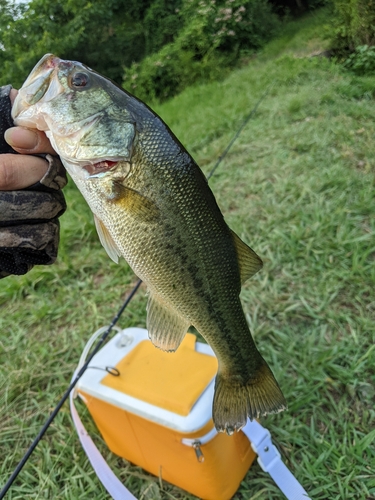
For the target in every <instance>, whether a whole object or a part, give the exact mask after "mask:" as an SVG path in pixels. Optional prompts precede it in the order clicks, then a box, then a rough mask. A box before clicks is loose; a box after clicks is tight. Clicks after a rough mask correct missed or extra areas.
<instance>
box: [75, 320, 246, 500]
mask: <svg viewBox="0 0 375 500" xmlns="http://www.w3.org/2000/svg"><path fill="white" fill-rule="evenodd" d="M113 368H115V369H116V370H113ZM106 369H107V370H109V371H110V372H112V373H116V374H117V376H116V375H115V374H111V373H108V371H105V370H106ZM216 371H217V360H216V358H215V357H214V355H213V352H212V349H211V348H210V347H209V346H208V345H206V344H202V343H200V342H196V337H195V336H194V335H192V334H187V335H186V337H185V339H184V341H183V342H182V344H181V345H180V347H179V348H178V350H177V351H176V352H175V353H165V352H162V351H160V350H158V349H156V348H155V347H154V346H153V345H152V344H151V342H150V340H149V339H148V335H147V331H146V330H143V329H140V328H128V329H126V330H123V331H122V332H120V333H118V334H117V335H116V336H115V337H114V338H113V339H112V340H111V341H110V342H109V343H108V344H107V345H106V346H105V347H104V348H103V349H102V350H101V351H99V353H98V354H97V355H96V356H95V357H94V358H93V360H92V361H91V363H90V366H89V368H88V369H87V370H86V372H85V373H84V375H83V376H82V378H81V379H80V381H79V383H78V394H79V396H80V397H81V398H82V400H83V401H84V402H85V403H86V405H87V407H88V409H89V411H90V413H91V415H92V417H93V419H94V421H95V423H96V425H97V427H98V429H99V431H100V432H101V434H102V436H103V438H104V440H105V442H106V443H107V445H108V447H109V448H110V450H111V451H112V452H113V453H115V454H117V455H119V456H121V457H123V458H125V459H127V460H129V461H130V462H132V463H134V464H136V465H139V466H141V467H142V468H143V469H145V470H147V471H149V472H151V473H152V474H154V475H155V476H159V477H161V479H162V480H163V481H168V482H170V483H172V484H175V485H176V486H179V487H180V488H182V489H184V490H186V491H189V492H190V493H192V494H193V495H196V496H198V497H199V498H202V499H205V500H229V499H230V498H231V497H232V496H233V495H234V493H235V492H236V490H237V488H238V486H239V484H240V482H241V480H242V479H243V477H244V476H245V474H246V472H247V470H248V469H249V467H250V465H251V463H252V462H253V460H254V458H255V453H254V452H253V450H252V449H251V446H250V442H249V440H248V438H247V437H246V436H245V435H244V434H243V433H242V432H238V433H235V434H234V435H233V436H227V435H226V434H222V433H217V431H216V429H215V427H214V425H213V421H212V398H213V391H214V378H215V375H216Z"/></svg>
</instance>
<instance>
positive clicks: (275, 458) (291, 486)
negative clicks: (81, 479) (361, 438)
mask: <svg viewBox="0 0 375 500" xmlns="http://www.w3.org/2000/svg"><path fill="white" fill-rule="evenodd" d="M70 411H71V414H72V418H73V423H74V426H75V428H76V431H77V434H78V436H79V439H80V441H81V444H82V447H83V449H84V450H85V452H86V455H87V457H88V459H89V460H90V462H91V465H92V467H93V469H94V470H95V472H96V474H97V476H98V478H99V479H100V481H101V482H102V484H103V486H104V487H105V489H106V490H107V491H108V493H109V494H110V495H111V497H112V498H113V500H137V499H136V497H135V496H133V495H132V494H131V493H130V491H129V490H128V489H127V488H125V486H124V485H123V484H122V483H121V482H120V480H119V479H118V478H117V477H116V476H115V474H114V473H113V472H112V469H111V468H110V467H109V466H108V464H107V462H106V461H105V459H104V458H103V456H102V454H101V453H100V451H99V450H98V448H97V447H96V446H95V444H94V442H93V441H92V439H91V438H90V436H89V435H88V433H87V431H86V429H85V426H84V425H83V423H82V421H81V419H80V418H79V415H78V412H77V410H76V407H75V405H74V393H73V391H72V392H71V393H70ZM242 432H244V433H245V434H246V436H247V437H248V438H249V440H250V443H251V446H252V448H253V450H254V451H255V453H257V454H258V463H259V465H260V466H261V467H262V469H263V470H264V471H265V472H268V473H269V474H270V476H271V477H272V479H273V480H274V481H275V483H276V484H277V486H278V487H279V488H280V490H281V491H282V492H283V493H284V495H285V496H286V498H287V499H288V500H308V499H309V496H308V495H307V493H306V491H305V490H304V489H303V488H302V486H301V485H300V484H299V482H298V481H297V479H296V478H295V477H294V476H293V474H292V473H291V472H290V470H289V469H288V468H287V466H286V465H285V464H284V463H283V461H282V460H281V457H280V453H279V452H278V451H277V449H276V447H275V446H274V445H273V444H272V441H271V434H270V432H269V431H268V430H267V429H265V428H264V427H262V426H261V425H260V424H259V423H258V422H256V421H255V420H254V421H252V422H250V420H248V422H247V424H246V425H245V427H244V428H243V429H242Z"/></svg>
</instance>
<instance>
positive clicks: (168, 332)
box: [147, 293, 190, 351]
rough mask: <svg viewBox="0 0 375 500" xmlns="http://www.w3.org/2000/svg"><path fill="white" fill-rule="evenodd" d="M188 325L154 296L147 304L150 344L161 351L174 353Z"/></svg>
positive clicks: (152, 295) (150, 297)
mask: <svg viewBox="0 0 375 500" xmlns="http://www.w3.org/2000/svg"><path fill="white" fill-rule="evenodd" d="M189 326H190V324H189V322H188V321H186V319H184V318H182V317H181V316H180V315H179V314H178V313H177V312H176V311H175V310H174V309H173V308H172V307H171V306H169V305H167V304H166V303H165V302H164V301H163V300H162V299H161V298H160V297H158V296H157V295H156V294H153V293H150V296H149V298H148V303H147V330H148V336H149V337H150V339H151V342H152V343H153V344H154V345H155V346H156V347H159V349H162V350H163V351H175V350H176V349H177V347H178V346H179V345H180V344H181V342H182V340H183V338H184V337H185V334H186V332H187V330H188V328H189Z"/></svg>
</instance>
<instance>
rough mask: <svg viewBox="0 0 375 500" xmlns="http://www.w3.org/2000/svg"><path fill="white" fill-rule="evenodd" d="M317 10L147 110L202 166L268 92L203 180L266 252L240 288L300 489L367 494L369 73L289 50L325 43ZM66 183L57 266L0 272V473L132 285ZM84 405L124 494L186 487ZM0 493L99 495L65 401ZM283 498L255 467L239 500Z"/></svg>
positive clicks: (373, 277) (373, 285) (372, 236)
mask: <svg viewBox="0 0 375 500" xmlns="http://www.w3.org/2000/svg"><path fill="white" fill-rule="evenodd" d="M319 15H320V14H319ZM319 15H318V16H317V17H314V16H312V17H309V18H307V19H305V20H302V21H301V22H300V28H299V27H298V26H299V25H298V23H294V24H293V25H292V26H291V27H290V26H289V28H288V27H287V28H286V35H284V36H282V37H281V39H280V40H279V41H273V42H272V44H271V45H270V46H268V47H266V49H265V50H264V52H263V54H262V56H261V57H259V58H258V59H255V60H252V61H251V62H250V63H249V64H248V65H247V66H246V67H243V68H242V69H240V70H237V71H234V72H233V73H232V74H231V75H230V76H229V77H228V78H227V79H226V80H224V81H222V82H216V83H211V84H208V85H201V86H198V87H192V88H189V89H187V90H186V91H185V92H184V93H183V94H181V95H179V96H177V97H176V98H175V99H173V100H171V101H169V102H167V103H164V104H163V105H157V106H156V110H157V112H158V113H160V114H161V116H162V117H163V118H164V119H165V120H166V122H167V123H168V124H169V125H170V126H171V128H172V130H174V132H175V133H176V135H177V136H178V137H179V139H180V140H181V141H182V142H183V144H185V146H186V147H187V148H188V150H189V151H191V152H192V154H193V156H194V157H195V159H196V160H197V161H198V163H199V164H200V165H201V166H202V168H203V169H204V171H205V172H209V170H210V168H212V166H213V164H214V163H215V161H216V159H217V157H218V156H219V154H220V153H221V152H222V151H223V150H224V148H225V147H226V145H227V144H228V142H229V140H230V139H231V138H232V136H233V135H234V133H235V131H236V130H237V128H238V127H239V125H240V124H241V123H242V120H243V119H244V117H245V116H246V115H247V114H248V113H249V111H250V110H251V109H252V107H253V106H254V105H255V103H256V102H257V100H258V99H259V97H260V96H261V95H262V94H263V92H264V89H266V88H267V89H268V94H267V96H266V97H265V99H264V100H263V102H262V103H261V105H260V107H259V109H258V112H257V113H256V115H255V116H254V118H253V119H252V120H251V121H250V122H249V124H248V125H247V126H246V128H245V130H244V131H243V132H242V134H241V136H240V137H239V139H238V141H237V142H236V143H235V145H234V147H233V148H232V150H231V151H230V153H229V154H228V156H227V157H226V159H225V160H224V162H223V163H222V164H221V165H220V167H219V169H218V171H217V173H216V174H215V176H214V177H213V178H212V179H211V180H210V184H211V186H212V188H213V190H214V192H215V194H216V196H217V200H218V203H219V205H220V207H221V209H222V211H223V213H224V215H225V217H226V220H227V222H228V223H229V225H230V226H231V227H232V228H233V229H234V230H235V231H236V232H237V233H238V234H239V235H240V236H241V237H242V238H243V239H244V240H245V241H247V242H248V243H249V244H250V245H251V246H252V247H253V248H254V249H255V250H256V251H257V253H258V254H259V255H261V256H262V258H263V259H264V263H265V265H264V268H263V270H262V271H261V272H260V273H259V274H258V275H257V276H255V277H254V278H253V279H252V280H250V281H249V282H248V283H246V285H245V286H244V288H243V291H242V299H243V305H244V309H245V312H246V315H247V318H248V321H249V324H250V326H251V329H252V331H253V333H254V336H255V339H256V342H257V345H258V347H259V349H260V350H261V352H262V353H263V355H264V356H265V358H266V359H267V360H268V361H269V363H270V365H271V366H272V369H273V371H274V373H275V375H276V378H277V379H278V381H279V383H280V385H281V387H282V389H283V391H284V393H285V396H286V398H287V400H288V403H289V410H288V411H287V412H284V413H282V414H279V415H276V416H269V417H267V418H264V419H263V424H264V425H265V426H267V427H268V428H269V429H270V430H271V432H272V435H273V438H274V442H275V443H276V444H277V446H278V447H279V449H280V451H281V453H282V456H283V459H284V461H285V462H286V464H287V465H288V467H289V468H290V469H291V470H292V471H293V473H294V474H295V476H296V477H297V478H298V480H299V481H300V482H301V483H302V484H303V485H304V487H305V488H306V490H307V491H308V493H309V494H310V496H311V497H312V498H314V499H321V500H325V499H327V498H330V499H340V500H342V499H356V500H370V499H373V498H375V431H374V429H375V410H374V401H375V369H374V366H375V349H374V343H375V221H374V213H375V197H374V188H375V182H374V173H375V151H374V143H373V137H374V136H375V124H374V118H373V117H374V116H375V101H374V90H375V82H374V79H373V78H365V77H363V78H360V77H354V76H353V75H350V74H349V73H346V72H345V71H344V70H342V69H341V68H340V67H338V66H335V65H334V64H333V63H330V62H329V61H327V60H326V59H321V58H318V57H313V58H310V57H302V56H301V49H300V48H301V46H305V47H308V46H309V40H311V39H312V38H313V39H314V42H313V45H314V49H313V51H314V52H315V51H318V50H319V36H320V34H319V33H321V31H319V30H320V28H319V26H320V25H321V18H319ZM288 30H289V31H288ZM288 33H289V34H288ZM291 33H292V34H291ZM288 40H289V42H288ZM296 40H297V41H298V40H299V42H298V43H296ZM278 44H279V45H278ZM296 46H298V47H299V49H298V50H297V49H296ZM321 47H322V50H324V48H325V47H324V41H323V42H322V45H321ZM302 55H304V56H307V55H309V50H308V49H306V52H305V53H304V54H302ZM65 194H66V197H67V201H68V206H69V208H68V211H67V213H66V214H65V215H64V216H63V217H62V220H61V224H62V238H61V246H60V255H59V259H58V262H57V264H56V265H54V266H51V267H38V268H35V269H34V270H32V271H31V272H30V273H29V274H28V275H25V276H23V277H10V278H7V279H5V280H2V282H1V289H0V311H1V316H0V326H1V330H0V331H1V333H0V402H1V404H0V436H1V440H0V456H1V457H2V460H1V463H0V483H4V482H5V480H6V479H7V478H8V477H9V475H10V474H11V472H12V471H13V469H14V467H15V466H16V464H17V462H18V461H19V460H20V458H21V457H22V455H23V453H24V451H25V450H26V448H27V447H28V445H29V444H30V442H31V440H32V439H33V438H34V437H35V436H36V434H37V433H38V431H39V429H40V427H41V425H42V423H43V422H44V420H45V418H46V416H47V414H49V412H50V411H51V409H52V408H53V407H54V406H55V404H56V402H57V401H58V399H59V398H60V396H61V394H62V393H63V392H64V390H65V388H66V387H67V385H68V383H69V380H70V376H71V374H72V372H73V370H74V368H75V366H76V364H77V361H78V359H79V356H80V353H81V350H82V348H83V346H84V344H85V342H86V340H87V339H88V337H89V336H90V335H91V333H92V332H93V331H94V330H96V329H97V328H99V327H100V326H102V325H104V324H108V323H109V322H110V320H111V319H112V316H113V315H114V313H115V311H117V309H118V308H119V306H120V304H121V301H122V300H123V298H124V296H125V295H126V293H127V292H128V291H129V290H130V288H131V286H132V284H133V283H134V282H135V277H134V276H133V274H132V272H131V271H130V270H129V268H128V267H127V265H126V264H125V263H124V262H122V263H121V265H119V266H116V265H115V264H114V263H112V262H111V261H110V260H109V259H108V258H107V256H106V254H105V252H104V250H103V249H102V248H101V245H100V243H99V242H98V238H97V236H96V234H95V228H94V224H93V221H92V216H91V214H90V212H89V209H88V208H87V206H86V204H85V203H84V201H82V199H81V197H80V196H79V195H78V194H77V191H76V189H75V187H74V186H73V185H72V183H70V185H69V186H68V187H67V189H66V190H65ZM145 305H146V301H145V294H144V291H143V292H142V291H141V292H140V293H138V295H137V296H136V298H135V299H134V300H133V301H132V302H131V304H130V306H129V308H128V310H127V311H126V313H125V315H124V316H123V317H122V318H121V320H120V326H122V327H124V328H125V327H129V326H143V327H144V326H145V318H146V314H145ZM81 414H82V417H83V418H84V420H85V422H86V423H88V425H89V426H90V429H91V431H92V433H93V434H94V436H95V441H96V442H97V444H98V446H99V447H100V449H101V450H102V451H103V453H104V454H105V456H106V458H107V459H108V461H109V464H110V465H111V466H112V467H113V469H114V470H115V471H116V473H117V475H118V476H119V477H120V478H121V480H122V481H123V482H124V483H125V484H126V485H127V486H128V488H129V489H130V490H131V491H132V493H133V494H134V495H135V496H137V497H141V498H142V499H147V498H149V499H157V498H160V499H163V500H164V499H179V500H187V499H193V498H194V497H193V496H191V495H189V494H187V493H185V492H183V491H181V490H179V489H178V488H176V487H174V486H171V485H168V484H165V485H164V486H163V489H162V490H161V489H160V487H159V482H158V479H157V478H154V477H152V476H150V475H149V474H147V473H145V472H144V471H142V470H141V469H139V468H137V467H135V466H131V465H130V464H128V463H127V462H126V461H124V460H122V459H120V458H118V457H116V456H114V455H112V454H111V453H110V452H109V451H108V450H107V448H106V447H105V445H104V444H103V441H102V439H101V437H100V436H99V435H98V434H97V433H96V432H95V427H94V426H93V424H91V423H90V418H89V416H88V414H87V412H86V411H85V409H84V407H81ZM7 498H9V499H12V500H16V499H22V500H24V499H31V498H32V499H41V498H53V499H69V500H71V499H81V498H82V499H86V498H95V499H98V500H104V499H107V498H108V495H107V494H106V492H105V491H104V490H103V488H102V487H101V485H100V484H99V481H98V480H97V478H96V476H95V474H94V472H93V471H92V469H91V466H90V465H89V463H88V461H87V460H86V459H85V455H84V452H83V450H82V449H81V447H80V445H79V441H78V439H77V436H76V435H75V433H74V431H73V430H72V424H71V420H70V416H69V410H68V407H67V406H64V408H63V409H62V410H61V412H60V413H59V415H58V417H57V418H56V420H55V422H54V423H53V425H52V426H51V428H50V430H49V431H48V433H47V435H46V437H45V438H44V439H43V440H42V441H41V442H40V444H39V445H38V448H37V450H36V451H35V453H34V454H33V456H32V458H31V459H30V460H29V461H28V463H27V465H26V466H25V468H24V470H23V472H22V473H21V475H20V476H19V479H18V480H17V482H16V483H15V485H14V486H13V487H12V489H11V491H10V493H9V495H8V497H7ZM282 498H284V497H283V495H282V494H281V492H280V491H279V490H278V488H277V487H276V486H275V485H274V483H273V482H272V480H271V479H270V478H269V477H268V475H267V474H266V473H264V472H262V470H261V469H260V467H259V466H258V465H257V464H256V465H254V466H253V467H251V469H250V470H249V472H248V474H247V476H246V477H245V479H244V481H243V482H242V484H241V486H240V488H239V490H238V492H237V494H236V495H235V497H234V499H236V500H240V499H244V500H245V499H246V500H250V499H252V500H255V499H272V500H278V499H282Z"/></svg>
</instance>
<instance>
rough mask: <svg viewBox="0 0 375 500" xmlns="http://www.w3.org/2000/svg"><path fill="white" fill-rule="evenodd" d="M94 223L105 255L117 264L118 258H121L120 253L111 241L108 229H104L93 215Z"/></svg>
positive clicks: (101, 223)
mask: <svg viewBox="0 0 375 500" xmlns="http://www.w3.org/2000/svg"><path fill="white" fill-rule="evenodd" d="M94 221H95V226H96V230H97V232H98V236H99V239H100V243H101V244H102V245H103V247H104V248H105V250H106V252H107V254H108V255H109V256H110V257H111V259H112V260H113V261H114V262H116V264H118V258H119V257H121V252H120V250H119V249H118V247H117V245H116V243H115V242H114V241H113V238H112V236H111V235H110V234H109V231H108V229H107V228H106V227H105V225H104V224H103V222H102V221H101V220H100V219H99V218H98V217H97V216H96V215H95V214H94Z"/></svg>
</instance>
